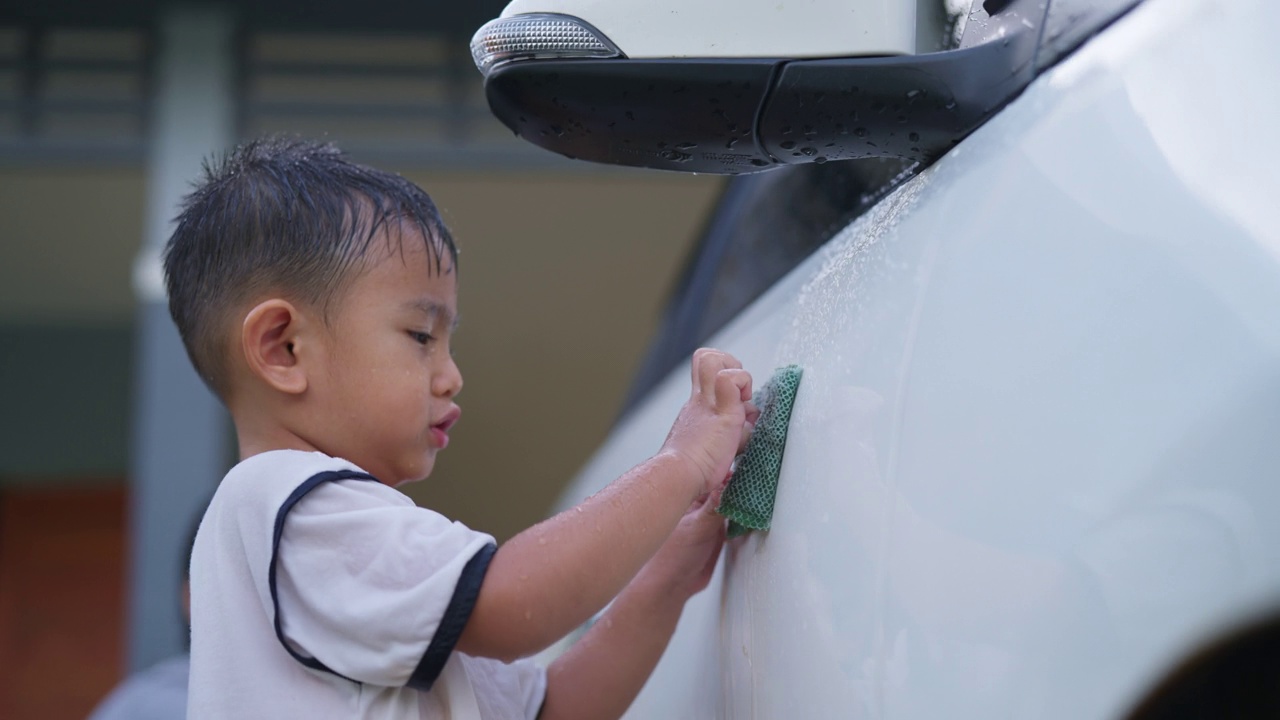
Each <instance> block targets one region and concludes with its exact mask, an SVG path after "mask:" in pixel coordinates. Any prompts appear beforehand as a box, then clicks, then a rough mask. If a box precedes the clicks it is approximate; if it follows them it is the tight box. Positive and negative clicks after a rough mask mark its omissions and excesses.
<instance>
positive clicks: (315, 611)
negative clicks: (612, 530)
mask: <svg viewBox="0 0 1280 720" xmlns="http://www.w3.org/2000/svg"><path fill="white" fill-rule="evenodd" d="M300 490H301V492H295V493H294V496H291V497H290V500H289V501H287V502H286V506H285V507H282V508H281V511H280V515H279V516H278V518H277V540H276V544H275V548H274V553H273V555H274V560H273V562H274V565H275V579H274V583H273V587H272V594H273V599H274V602H275V605H276V608H275V610H276V627H277V631H278V634H279V636H280V641H281V642H283V643H284V644H285V647H286V649H288V650H289V651H290V653H291V654H292V655H294V657H295V658H297V659H298V660H299V661H300V662H303V664H305V665H308V666H309V667H313V668H316V669H318V670H328V671H330V672H333V673H335V674H337V675H341V676H343V677H346V678H348V679H350V680H354V681H357V682H362V683H370V684H374V685H381V686H387V687H400V686H409V687H414V688H417V689H420V690H427V689H429V688H430V687H431V684H432V683H433V682H434V681H435V679H436V677H437V676H439V674H440V671H441V669H442V668H443V667H444V663H445V661H447V660H448V658H449V655H450V653H452V652H453V648H454V646H455V645H456V644H457V642H458V637H459V636H460V635H461V634H462V629H463V627H464V626H465V625H466V622H467V619H468V618H469V617H470V616H471V610H472V609H473V607H474V605H475V600H476V596H477V595H478V594H479V590H480V583H481V581H482V580H483V579H484V573H485V571H486V570H487V568H488V564H489V560H490V558H492V555H493V552H494V550H495V549H496V545H495V544H494V541H493V538H492V537H490V536H489V535H486V534H484V533H479V532H475V531H473V530H471V529H469V528H467V527H466V526H465V525H462V524H461V523H457V522H451V521H449V520H448V519H446V518H445V517H443V516H442V515H440V514H438V513H435V512H432V511H430V510H427V509H425V508H420V507H417V506H415V505H414V504H413V502H412V501H411V500H409V499H408V498H407V497H405V496H404V495H402V494H401V493H399V492H397V491H395V490H393V489H391V488H388V487H386V486H384V485H382V484H381V483H378V482H376V481H371V480H351V479H347V480H335V481H327V482H314V483H311V484H310V486H303V488H300Z"/></svg>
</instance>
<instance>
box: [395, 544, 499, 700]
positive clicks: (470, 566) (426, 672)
mask: <svg viewBox="0 0 1280 720" xmlns="http://www.w3.org/2000/svg"><path fill="white" fill-rule="evenodd" d="M497 550H498V546H497V545H494V544H493V543H489V544H488V545H485V546H484V547H482V548H480V550H479V551H478V552H476V554H475V555H473V556H471V559H470V560H468V561H467V564H466V566H465V567H463V568H462V574H461V575H459V576H458V584H457V585H456V586H454V589H453V597H452V598H450V599H449V606H448V607H447V608H445V611H444V616H443V617H441V618H440V625H439V627H437V628H436V632H435V635H434V636H432V638H431V644H430V645H428V646H427V651H426V652H424V653H423V654H422V660H421V661H420V662H419V663H418V667H416V668H414V670H413V674H412V675H410V676H409V682H407V683H405V686H406V687H411V688H413V689H415V690H421V691H423V692H425V691H427V690H430V689H431V685H432V683H434V682H435V681H436V678H438V677H440V672H441V671H442V670H444V664H445V662H447V661H448V660H449V655H450V654H451V653H452V652H453V648H454V646H455V645H457V644H458V638H460V637H462V629H463V628H465V627H466V626H467V620H469V619H470V618H471V611H472V610H474V609H475V606H476V598H477V597H479V595H480V583H482V582H484V575H485V573H486V572H488V571H489V562H490V561H492V560H493V554H494V553H495V552H497Z"/></svg>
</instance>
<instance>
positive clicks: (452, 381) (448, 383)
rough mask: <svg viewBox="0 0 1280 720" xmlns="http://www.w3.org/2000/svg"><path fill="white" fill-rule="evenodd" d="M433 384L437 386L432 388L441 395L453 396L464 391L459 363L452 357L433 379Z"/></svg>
mask: <svg viewBox="0 0 1280 720" xmlns="http://www.w3.org/2000/svg"><path fill="white" fill-rule="evenodd" d="M432 384H433V385H434V386H435V387H433V388H432V390H433V391H434V392H435V394H436V395H439V396H440V397H446V398H451V397H453V396H454V395H457V394H458V393H460V392H462V371H461V370H459V369H458V363H456V362H454V360H453V358H452V357H450V358H449V359H448V361H447V362H446V363H445V366H444V368H443V369H442V371H441V372H440V373H439V374H438V375H436V376H435V378H434V379H433V380H432Z"/></svg>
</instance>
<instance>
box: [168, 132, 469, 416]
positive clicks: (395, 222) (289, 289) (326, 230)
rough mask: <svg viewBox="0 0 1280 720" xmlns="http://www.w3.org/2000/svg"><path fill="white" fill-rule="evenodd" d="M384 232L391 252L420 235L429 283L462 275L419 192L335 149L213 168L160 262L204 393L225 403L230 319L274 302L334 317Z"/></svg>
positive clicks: (313, 145)
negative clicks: (259, 301) (283, 299)
mask: <svg viewBox="0 0 1280 720" xmlns="http://www.w3.org/2000/svg"><path fill="white" fill-rule="evenodd" d="M406 227H408V228H416V230H417V231H418V232H417V233H413V232H410V233H405V232H403V231H402V230H403V229H404V228H406ZM380 230H386V231H387V233H386V234H387V236H388V237H389V238H391V241H392V242H393V243H399V242H403V241H404V239H406V238H410V239H414V238H416V236H418V235H420V236H421V239H422V240H423V241H424V242H425V243H426V245H427V250H428V262H429V263H430V264H431V267H432V271H433V272H448V271H450V270H451V268H452V267H455V266H456V263H457V259H458V250H457V247H456V246H455V245H454V242H453V238H452V236H451V235H450V234H449V230H448V228H447V227H445V224H444V222H443V221H442V220H441V219H440V212H439V210H437V209H436V206H435V203H433V202H432V201H431V198H430V196H428V195H427V193H426V192H425V191H423V190H422V188H419V187H418V186H417V185H414V184H413V183H411V182H409V181H408V180H405V179H404V178H402V177H400V176H399V175H395V174H393V173H389V172H385V171H382V170H377V169H374V168H370V167H366V166H364V165H360V164H358V163H355V162H352V161H351V160H349V159H348V158H347V157H346V156H345V155H344V154H343V153H342V151H341V150H339V149H338V148H336V147H334V146H333V145H331V144H327V143H317V142H313V141H308V140H303V139H298V138H282V137H269V138H263V139H259V140H255V141H253V142H250V143H247V144H245V145H241V146H240V147H238V148H236V149H235V150H233V151H231V152H229V153H227V154H226V155H224V156H222V157H221V158H217V159H215V160H212V161H207V162H206V163H205V167H204V174H203V177H202V179H201V180H200V182H199V183H198V184H197V186H196V188H195V190H194V191H193V192H192V193H191V194H190V195H188V196H187V197H186V198H185V200H184V201H183V205H182V211H181V214H180V215H179V216H178V218H177V227H176V228H175V230H174V232H173V236H172V237H170V238H169V242H168V244H167V246H166V247H165V252H164V272H165V284H166V288H167V290H168V293H169V313H170V314H171V315H172V316H173V320H174V322H175V323H176V324H177V326H178V332H179V333H180V334H181V336H182V342H183V344H184V345H185V346H186V348H187V354H188V355H189V356H190V357H191V362H192V364H193V365H194V366H195V368H196V372H197V373H199V375H200V377H201V378H202V379H203V380H204V381H205V383H206V384H208V385H209V387H210V388H211V389H212V390H213V391H214V392H215V393H217V394H218V395H220V396H222V397H223V398H224V399H225V398H226V393H227V391H228V390H229V388H228V387H227V382H228V378H227V370H228V360H229V357H230V355H229V352H230V348H229V341H230V338H229V337H228V336H227V335H228V325H227V323H228V320H229V319H230V315H229V313H230V312H231V311H232V310H234V309H235V308H236V307H238V306H239V305H241V304H243V303H244V302H246V301H249V300H251V299H253V298H254V297H255V296H256V295H258V294H261V293H265V292H278V293H282V294H283V295H285V296H287V297H289V298H290V299H292V300H295V301H301V302H304V303H308V304H311V305H313V306H315V307H316V308H318V309H319V310H320V312H321V313H322V315H325V316H327V313H328V311H329V309H330V305H331V303H332V302H333V301H334V299H335V298H336V297H337V296H338V294H339V293H340V291H341V290H342V289H343V288H344V286H345V284H346V283H347V282H349V281H350V280H351V279H352V278H353V277H354V275H355V273H354V272H353V270H358V269H360V268H359V267H358V266H359V264H360V262H361V260H362V258H363V257H364V256H365V254H366V253H367V252H368V251H369V248H370V247H371V245H372V244H373V240H374V238H375V237H376V236H377V234H378V232H379V231H380ZM446 257H447V258H448V260H449V264H448V265H446V264H445V262H444V260H445V258H446Z"/></svg>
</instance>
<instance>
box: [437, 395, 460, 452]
mask: <svg viewBox="0 0 1280 720" xmlns="http://www.w3.org/2000/svg"><path fill="white" fill-rule="evenodd" d="M461 415H462V409H461V408H459V407H458V406H456V405H455V406H454V407H453V408H451V409H450V410H449V412H447V413H445V415H444V417H443V418H440V420H439V421H438V422H436V423H434V424H433V425H432V426H431V437H432V439H433V440H435V444H436V446H438V447H439V448H440V449H441V450H443V449H445V448H446V447H448V446H449V428H451V427H453V425H454V423H456V422H458V418H459V417H461Z"/></svg>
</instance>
